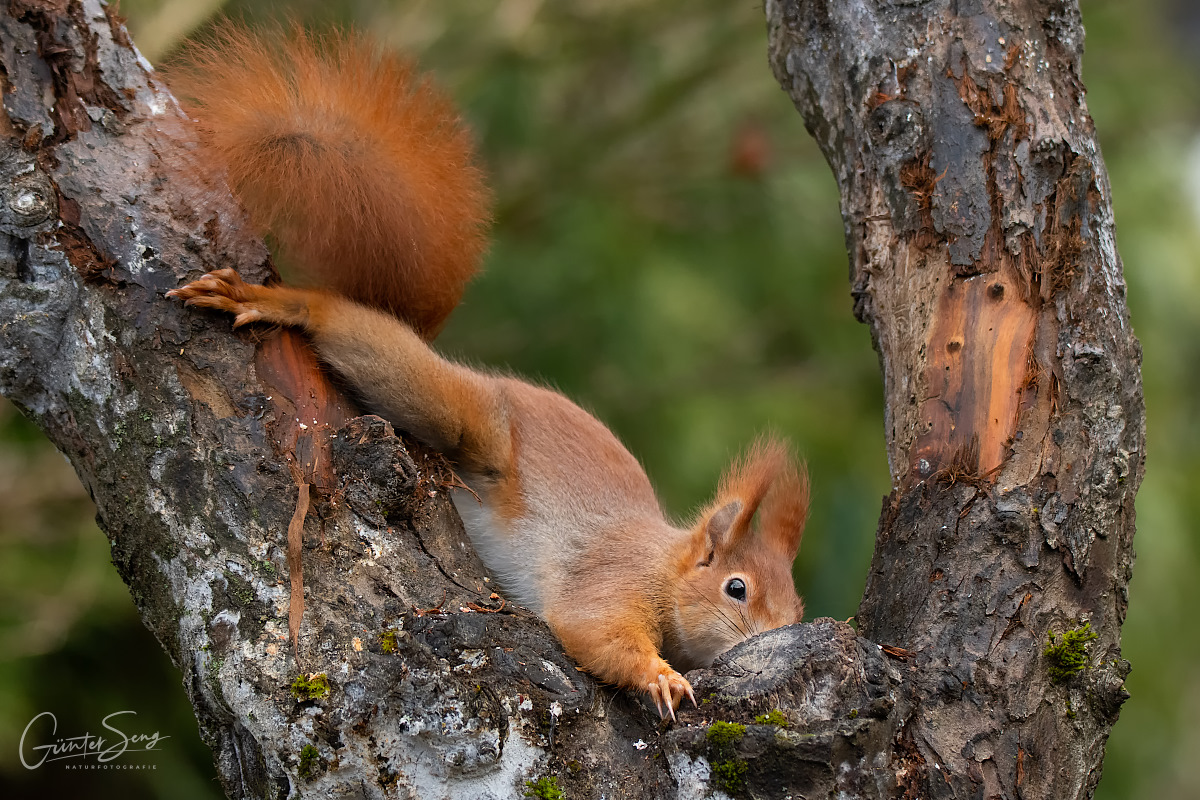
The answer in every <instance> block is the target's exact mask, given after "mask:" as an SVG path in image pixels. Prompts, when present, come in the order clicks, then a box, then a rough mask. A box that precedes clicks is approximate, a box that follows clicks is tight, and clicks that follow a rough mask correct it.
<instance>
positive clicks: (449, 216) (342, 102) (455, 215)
mask: <svg viewBox="0 0 1200 800" xmlns="http://www.w3.org/2000/svg"><path fill="white" fill-rule="evenodd" d="M278 38H279V37H274V38H272V39H267V38H266V37H261V36H257V35H255V34H254V33H251V32H249V31H247V30H245V29H242V28H238V27H234V26H232V25H227V26H225V27H223V28H220V29H218V31H217V33H216V34H215V35H214V36H213V37H212V38H211V39H210V40H209V41H208V42H206V43H203V44H198V45H194V46H191V47H189V48H188V49H187V50H185V51H184V54H183V56H182V58H181V59H180V60H179V61H177V62H176V63H174V64H172V65H170V66H168V68H167V69H166V70H165V72H166V74H167V79H168V82H169V84H170V85H171V87H172V88H173V89H174V91H175V92H176V94H177V95H179V97H180V98H181V100H182V101H183V104H184V107H185V110H186V111H187V112H188V114H189V116H191V117H193V118H194V119H195V120H196V123H197V128H198V131H199V135H200V144H201V146H202V147H203V148H204V151H205V152H206V153H207V154H208V158H207V159H206V160H207V161H209V162H210V163H211V164H213V165H214V166H219V167H221V168H223V169H224V170H225V171H226V173H227V176H228V180H229V183H230V186H231V187H232V188H233V190H234V192H235V193H236V194H237V195H238V196H239V198H240V199H241V200H242V202H243V204H244V205H245V206H246V208H247V210H248V211H249V212H250V215H251V217H252V218H253V219H254V221H255V223H256V224H257V225H258V226H259V227H260V228H261V229H262V230H263V231H270V232H271V233H272V234H273V235H274V237H275V239H276V241H277V243H278V245H279V248H280V252H281V255H282V258H283V261H284V262H285V263H286V264H288V265H290V266H294V267H295V268H296V269H297V270H299V271H300V272H301V273H302V274H303V275H305V276H306V278H307V279H308V280H309V281H311V282H312V283H315V284H316V285H319V286H326V287H329V288H332V289H334V290H336V291H337V292H339V293H340V294H343V295H345V296H347V297H350V298H352V299H354V300H357V301H359V302H361V303H364V304H366V305H370V306H374V307H376V308H381V309H383V310H385V311H388V312H390V313H392V314H395V315H397V316H399V317H400V318H402V319H404V320H405V321H407V322H408V323H409V324H410V325H412V326H413V328H414V329H415V330H416V331H417V332H418V333H420V334H421V335H422V336H423V337H424V338H426V339H432V338H433V337H434V336H435V335H436V334H437V332H438V331H439V330H440V329H441V327H442V325H443V324H444V322H445V320H446V317H447V316H449V314H450V312H451V311H452V310H453V309H454V307H455V306H456V305H457V304H458V301H459V298H460V297H461V296H462V292H463V289H464V288H465V286H466V284H467V282H468V281H469V280H470V279H471V277H472V276H473V275H474V274H475V272H476V270H477V268H478V264H479V261H480V258H481V256H482V254H483V251H484V249H485V246H486V241H485V229H486V227H487V223H488V220H489V211H488V208H489V194H488V192H487V190H486V188H485V186H484V182H483V176H482V173H481V171H480V170H479V169H478V168H476V167H475V166H474V154H473V147H472V143H471V137H470V134H469V132H468V131H467V129H466V128H465V127H464V126H463V125H462V124H461V122H460V120H459V117H458V114H457V112H456V111H455V109H454V107H453V105H452V104H451V102H450V101H449V99H448V98H447V97H446V96H445V95H444V94H443V93H442V92H441V91H439V90H438V89H437V88H436V87H435V86H434V85H433V84H432V83H431V82H430V81H429V79H428V78H424V77H421V76H419V75H417V74H416V72H415V70H414V66H413V64H412V63H411V62H409V61H406V60H404V59H402V58H398V57H396V56H394V55H390V54H387V53H385V52H383V51H381V50H380V49H379V48H377V47H375V46H374V45H373V44H371V43H370V42H369V41H367V40H365V39H363V38H362V37H359V36H356V35H353V34H331V35H329V36H326V37H321V38H317V37H315V36H312V35H309V34H306V33H304V32H302V31H300V30H298V29H297V30H295V31H294V32H293V33H291V34H290V35H289V36H287V37H286V38H285V40H284V41H283V42H280V41H278Z"/></svg>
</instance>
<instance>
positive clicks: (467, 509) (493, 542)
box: [451, 489, 543, 614]
mask: <svg viewBox="0 0 1200 800" xmlns="http://www.w3.org/2000/svg"><path fill="white" fill-rule="evenodd" d="M451 498H452V499H453V500H454V507H455V508H457V509H458V515H459V516H460V517H462V521H463V526H464V527H465V528H466V531H467V536H469V537H470V539H471V544H472V546H474V548H475V552H476V553H478V555H479V558H480V560H481V561H483V565H484V566H485V567H487V569H488V572H489V573H490V577H492V578H493V579H494V580H496V581H497V582H498V583H499V584H500V587H499V588H500V589H501V594H502V595H503V596H504V597H505V598H506V599H508V600H509V601H511V602H514V603H516V604H517V605H521V606H525V607H526V608H528V609H529V610H530V611H533V612H534V613H535V614H541V613H543V608H542V597H541V593H540V592H539V591H538V585H537V578H536V574H537V571H538V570H537V564H536V563H534V562H533V561H532V559H531V558H530V556H532V555H533V554H532V553H525V554H522V550H523V549H525V548H522V547H520V540H521V538H523V537H521V536H520V532H519V531H514V530H506V529H505V528H504V527H502V526H503V523H502V522H501V521H500V520H498V519H496V516H495V514H493V513H492V510H491V509H490V508H489V507H488V506H487V505H486V504H484V503H481V502H480V501H479V500H478V499H477V498H476V496H475V495H474V494H472V493H471V492H469V491H465V490H463V489H455V490H453V491H452V492H451Z"/></svg>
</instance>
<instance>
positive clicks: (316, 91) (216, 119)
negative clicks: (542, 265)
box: [169, 27, 808, 718]
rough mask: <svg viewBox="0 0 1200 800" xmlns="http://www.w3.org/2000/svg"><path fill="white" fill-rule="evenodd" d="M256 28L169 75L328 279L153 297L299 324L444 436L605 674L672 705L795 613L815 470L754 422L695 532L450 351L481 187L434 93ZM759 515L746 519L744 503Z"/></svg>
mask: <svg viewBox="0 0 1200 800" xmlns="http://www.w3.org/2000/svg"><path fill="white" fill-rule="evenodd" d="M283 38H284V41H267V40H264V39H263V38H260V37H259V36H257V35H255V34H253V33H250V32H248V31H245V30H242V29H239V28H234V27H229V28H226V29H224V30H223V31H222V32H220V33H219V34H218V35H217V36H215V37H214V38H213V39H212V40H211V41H210V42H209V43H207V44H204V45H200V46H197V47H196V48H194V49H193V50H192V51H191V53H190V55H188V56H186V57H185V60H184V63H183V64H182V66H181V67H178V68H176V69H174V70H173V72H171V73H169V79H170V81H171V83H172V86H173V88H175V90H176V92H177V94H178V95H179V96H180V98H181V99H182V101H183V103H184V108H185V109H186V111H187V114H188V116H189V117H190V118H192V120H193V121H194V124H195V126H196V131H197V137H198V138H199V147H200V148H201V150H200V153H201V154H202V155H203V160H202V161H201V163H208V164H211V165H212V166H213V169H214V170H223V171H224V172H225V173H226V175H227V179H228V182H229V184H230V186H231V188H232V189H233V190H234V192H235V194H236V195H237V196H238V197H239V199H240V200H241V202H242V204H243V205H244V206H245V207H246V209H247V211H248V212H249V214H250V216H251V218H252V219H253V220H254V221H255V223H256V224H257V225H258V226H260V227H261V229H262V230H264V231H266V232H268V233H270V234H271V235H272V236H273V237H274V239H275V242H276V244H277V246H278V248H279V251H280V254H281V257H282V258H283V259H284V260H285V261H288V262H290V263H291V264H293V265H295V266H296V267H297V268H298V269H299V270H300V271H301V272H302V273H303V274H305V275H306V276H307V277H308V278H309V279H310V280H312V281H314V282H315V283H316V284H317V285H319V286H321V287H322V288H316V289H307V288H293V287H289V286H278V285H275V286H258V285H252V284H247V283H245V282H244V281H242V279H241V278H240V277H239V276H238V275H237V273H236V272H234V271H233V270H230V269H224V270H219V271H217V272H212V273H209V274H207V275H205V276H203V277H201V278H200V279H199V280H196V281H194V282H192V283H189V284H188V285H186V286H184V287H182V288H179V289H176V290H173V291H171V292H169V295H170V296H173V297H178V298H181V299H183V300H184V301H185V302H186V303H187V305H189V306H200V307H205V308H213V309H218V310H220V311H225V312H229V313H231V314H233V315H235V317H234V320H233V324H234V327H238V326H241V325H246V324H248V323H253V322H264V323H270V324H275V325H288V326H294V327H296V328H299V329H301V330H303V331H304V332H306V333H307V335H308V337H309V338H310V340H311V342H312V345H313V347H314V348H315V349H316V352H317V354H318V355H319V357H320V358H321V359H322V360H323V361H324V362H325V363H327V364H328V365H329V366H330V367H332V368H333V369H334V370H335V371H336V372H337V373H339V374H340V375H341V376H342V377H343V378H344V379H345V380H346V381H348V382H349V384H350V385H352V386H353V387H354V388H355V390H356V391H357V392H358V394H359V396H360V398H361V399H362V400H363V401H364V403H365V406H366V407H367V408H369V409H370V410H371V411H373V412H375V413H378V414H380V415H381V416H383V417H385V418H386V419H388V420H390V421H391V422H392V423H393V424H395V425H396V426H397V427H398V428H400V429H402V430H404V431H406V432H407V433H409V434H410V435H412V436H414V437H415V438H417V439H418V440H420V441H422V442H424V443H425V444H427V445H429V446H431V447H433V448H434V449H436V450H438V451H440V452H441V453H443V454H444V455H445V456H446V457H447V458H448V459H449V460H450V461H451V463H452V464H453V465H454V468H455V470H456V471H457V472H458V473H459V475H460V477H461V478H462V479H463V480H464V481H465V483H466V485H467V486H469V487H470V491H458V492H456V493H455V496H454V502H455V505H456V506H457V508H458V510H459V512H460V515H461V517H462V520H463V523H464V525H465V527H466V530H467V533H468V535H469V536H470V539H471V541H472V543H473V544H474V546H475V548H476V550H477V551H478V553H479V556H480V557H481V559H482V560H483V562H484V564H485V565H486V566H487V568H488V569H489V570H490V571H492V572H493V573H494V574H495V576H496V578H497V579H498V581H499V583H500V586H501V587H502V589H503V591H504V592H505V594H506V595H507V597H508V598H509V599H510V600H512V601H515V602H516V603H518V604H520V605H523V606H526V607H528V608H530V609H532V610H533V611H535V612H536V613H537V614H539V615H540V616H541V617H542V618H543V619H544V620H545V621H546V622H547V623H548V624H549V626H550V628H551V629H552V630H553V631H554V633H555V635H557V636H558V638H559V639H560V640H561V641H562V643H563V647H564V648H565V650H566V652H567V653H568V654H569V655H571V656H572V657H573V658H575V659H576V660H577V661H578V662H579V663H580V664H581V665H582V666H583V667H584V668H585V669H586V670H587V671H589V672H590V673H592V674H593V675H595V676H596V677H597V678H599V679H601V680H604V681H608V682H611V683H614V684H617V685H620V686H622V687H626V688H630V689H635V690H640V691H644V692H647V693H648V694H649V696H650V698H651V699H652V700H653V702H654V704H655V706H656V708H657V709H658V712H659V714H660V716H663V717H666V716H667V715H668V714H669V715H670V716H671V717H672V718H674V716H675V709H676V708H678V706H679V703H680V701H681V700H682V698H683V697H684V696H687V697H689V698H690V699H691V700H692V703H693V704H695V701H696V698H695V696H694V694H693V692H692V687H691V685H690V684H689V683H688V681H687V680H686V679H685V678H684V677H683V675H682V674H681V672H685V671H687V670H689V669H694V668H697V667H703V666H708V665H710V664H711V663H712V661H713V659H714V658H715V657H716V656H718V655H719V654H721V653H722V652H724V651H725V650H727V649H728V648H730V647H732V646H733V645H735V644H737V643H738V642H741V641H742V640H744V639H746V638H748V637H750V636H752V635H754V634H756V633H759V632H762V631H765V630H769V629H771V628H776V627H779V626H782V625H788V624H791V623H794V622H799V621H800V619H801V617H802V615H803V610H804V607H803V603H802V602H801V600H800V598H799V596H798V595H797V594H796V589H795V586H794V584H793V582H792V561H793V560H794V559H795V556H796V551H797V549H798V548H799V545H800V538H801V534H802V531H803V528H804V522H805V518H806V516H807V512H808V480H807V475H806V473H805V471H804V469H803V468H802V467H798V466H797V465H796V464H795V463H794V461H793V460H792V458H791V456H790V455H789V452H788V450H787V448H786V447H785V446H784V445H782V444H780V443H779V442H777V441H774V440H769V439H764V440H761V441H760V442H759V443H757V444H756V445H755V446H754V447H753V448H751V449H750V451H749V452H748V454H747V455H746V456H744V457H743V458H742V459H741V460H739V461H737V462H736V463H735V464H734V465H733V466H732V467H731V468H730V469H729V470H728V471H727V473H726V474H725V476H724V478H723V479H722V481H721V484H720V487H719V489H718V491H717V495H716V499H715V500H714V501H713V502H712V503H711V504H710V505H708V506H707V507H706V508H705V509H704V510H703V511H701V512H700V513H699V514H698V515H697V517H696V518H695V520H694V521H692V522H691V524H689V525H688V526H687V527H679V526H677V525H675V524H673V523H671V522H670V521H668V520H667V519H666V518H665V516H664V513H663V510H662V508H661V506H660V505H659V501H658V499H657V497H656V496H655V493H654V489H653V488H652V487H651V485H650V481H649V479H648V478H647V476H646V473H645V471H644V470H643V469H642V467H641V465H640V464H639V463H638V461H637V459H636V458H634V457H633V456H632V455H631V454H630V453H629V451H628V450H626V449H625V447H624V446H622V444H621V443H620V441H618V440H617V437H616V436H614V435H613V433H612V432H611V431H609V430H608V428H606V427H605V426H604V425H603V424H602V423H601V422H599V421H598V420H597V419H595V418H594V417H593V416H592V415H591V414H589V413H587V412H586V411H584V410H583V409H581V408H580V407H579V406H577V405H575V404H574V403H572V402H571V401H570V400H568V399H567V398H566V397H564V396H563V395H561V394H559V393H557V392H555V391H551V390H549V389H546V388H542V387H539V386H535V385H533V384H531V383H527V382H524V381H521V380H518V379H516V378H512V377H507V376H503V375H497V374H489V373H486V372H481V371H478V370H475V369H471V368H469V367H465V366H462V365H460V364H456V363H453V362H451V361H448V360H446V359H444V358H442V357H441V356H439V355H438V354H437V353H436V352H434V351H433V350H432V349H431V348H430V346H429V344H428V343H427V342H428V340H431V339H432V338H433V337H434V336H435V335H436V334H437V332H438V331H439V330H440V329H441V327H442V325H443V323H444V321H445V319H446V317H447V315H449V313H450V312H451V310H453V308H454V306H455V305H456V304H457V302H458V299H459V297H460V295H461V293H462V290H463V287H464V285H465V284H466V282H467V281H468V280H469V278H470V277H471V275H472V273H473V272H474V271H475V270H476V267H477V264H478V262H479V260H480V258H481V255H482V252H483V249H484V244H485V242H484V229H485V226H486V224H487V222H488V192H487V190H486V189H485V188H484V183H483V178H482V173H481V172H480V170H479V169H478V168H476V167H475V166H474V165H473V164H474V162H473V159H474V155H473V151H472V145H471V142H470V137H469V134H468V132H467V131H466V129H465V128H464V126H463V125H462V123H461V121H460V119H459V117H458V115H457V113H456V112H455V110H454V109H453V107H452V105H451V104H450V102H449V101H448V100H447V99H446V97H445V96H444V95H442V94H441V93H440V92H439V91H438V90H436V89H435V88H434V87H433V86H432V84H431V83H430V82H429V81H428V80H427V79H426V78H422V77H420V76H418V75H417V74H416V73H415V72H414V70H413V68H412V65H411V64H410V63H409V62H407V61H404V60H402V59H400V58H397V57H395V56H393V55H389V54H387V53H384V52H382V51H381V50H380V49H378V48H377V47H375V46H374V45H372V44H371V43H370V42H369V41H367V40H365V39H364V38H362V37H360V36H356V35H332V36H330V37H328V38H315V37H313V36H311V35H307V34H304V33H300V32H295V33H292V34H291V35H290V36H286V37H283ZM756 516H757V523H755V517H756Z"/></svg>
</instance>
